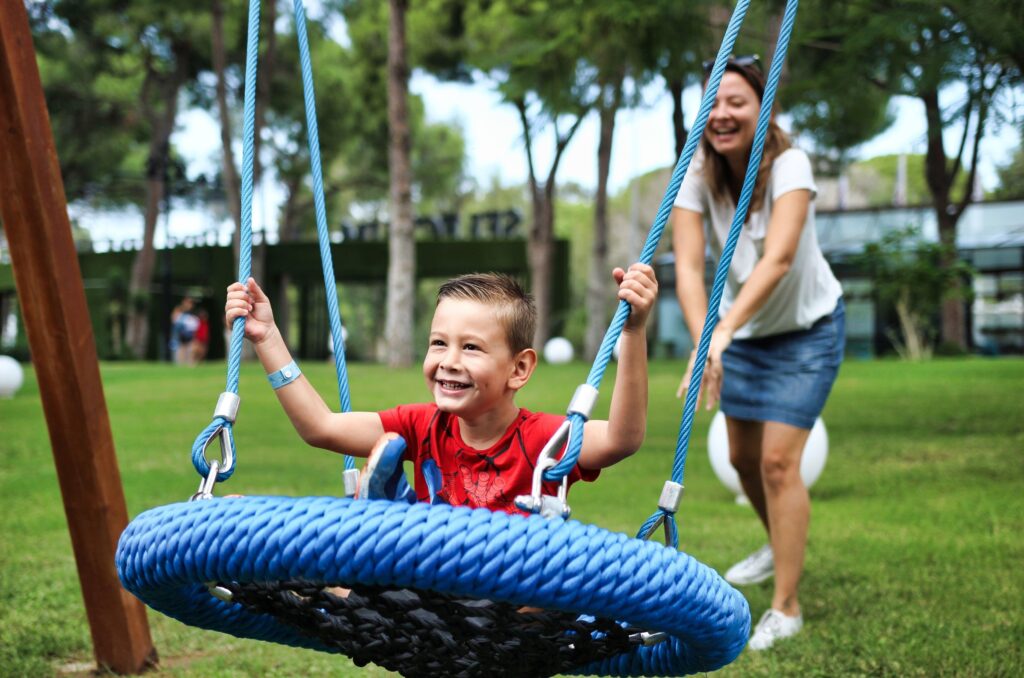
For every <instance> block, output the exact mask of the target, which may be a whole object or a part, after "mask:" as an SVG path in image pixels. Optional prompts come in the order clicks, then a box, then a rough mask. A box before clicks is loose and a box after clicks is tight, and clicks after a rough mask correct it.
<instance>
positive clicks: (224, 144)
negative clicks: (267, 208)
mask: <svg viewBox="0 0 1024 678" xmlns="http://www.w3.org/2000/svg"><path fill="white" fill-rule="evenodd" d="M210 9H211V11H212V12H213V26H212V31H211V32H212V36H213V70H214V72H215V73H216V75H217V111H218V112H219V113H220V146H221V151H222V163H223V164H222V173H223V176H224V197H225V199H226V200H227V201H228V209H229V210H231V218H232V220H233V221H234V222H235V232H236V233H237V232H239V231H240V230H241V228H242V212H241V209H242V200H241V197H240V194H239V189H238V170H237V169H236V166H235V152H234V149H233V147H232V143H233V141H234V138H233V136H232V133H231V111H230V110H229V109H228V88H227V83H226V82H225V80H224V76H225V71H226V70H227V55H226V50H225V48H224V5H223V2H222V1H221V0H213V1H212V3H211V6H210Z"/></svg>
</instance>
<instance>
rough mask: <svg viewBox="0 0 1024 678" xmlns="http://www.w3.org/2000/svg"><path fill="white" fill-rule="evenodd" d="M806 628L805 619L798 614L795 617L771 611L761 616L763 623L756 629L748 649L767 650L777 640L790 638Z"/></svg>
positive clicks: (759, 623)
mask: <svg viewBox="0 0 1024 678" xmlns="http://www.w3.org/2000/svg"><path fill="white" fill-rule="evenodd" d="M803 627H804V617H803V615H802V614H798V615H797V616H795V617H790V616H788V615H785V614H782V613H781V612H779V611H778V610H776V609H771V608H769V610H768V611H767V612H765V613H764V614H763V615H761V621H759V622H757V626H756V627H754V635H752V636H750V642H749V643H747V647H749V648H750V649H751V650H767V649H768V648H769V647H771V646H772V645H773V644H774V643H775V641H776V640H782V639H783V638H789V637H790V636H792V635H795V634H796V633H798V632H799V631H800V629H802V628H803Z"/></svg>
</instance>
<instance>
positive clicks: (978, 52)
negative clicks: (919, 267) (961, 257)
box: [793, 0, 1015, 347]
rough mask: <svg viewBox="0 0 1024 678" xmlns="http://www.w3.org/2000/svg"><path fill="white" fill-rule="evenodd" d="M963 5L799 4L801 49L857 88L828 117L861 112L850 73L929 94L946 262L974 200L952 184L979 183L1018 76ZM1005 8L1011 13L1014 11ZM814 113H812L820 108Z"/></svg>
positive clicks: (885, 87) (929, 167)
mask: <svg viewBox="0 0 1024 678" xmlns="http://www.w3.org/2000/svg"><path fill="white" fill-rule="evenodd" d="M1004 4H1006V3H1004ZM959 9H960V8H959V6H958V4H956V3H954V4H945V3H939V2H936V1H935V0H907V1H901V2H896V1H895V0H882V1H876V0H872V1H870V2H869V1H868V0H853V1H852V2H848V3H842V4H839V5H837V4H835V3H831V2H824V1H823V0H811V1H810V2H808V3H805V4H804V5H803V6H802V7H801V13H800V14H801V34H802V38H801V44H802V46H803V49H801V51H800V52H799V55H797V54H794V59H793V61H794V62H800V61H801V60H809V61H813V62H814V64H815V66H816V67H817V69H818V73H819V76H820V78H821V79H823V80H824V81H828V82H831V83H834V85H833V86H832V87H833V89H830V91H834V87H836V86H838V87H841V88H845V91H846V92H847V93H848V94H850V95H851V96H850V97H849V99H848V100H844V98H843V97H841V96H840V97H828V98H827V106H828V107H829V109H833V108H839V107H842V106H847V105H848V106H849V107H850V108H853V111H851V112H849V113H839V112H836V111H832V110H829V111H828V112H827V115H825V116H823V118H822V120H824V121H825V122H827V123H829V124H832V123H836V122H837V121H839V122H841V121H845V123H842V124H850V123H851V121H855V120H857V116H856V113H855V112H856V107H857V106H858V105H862V104H861V103H860V102H861V97H860V96H858V95H857V94H856V93H857V92H858V91H859V90H860V89H861V88H860V87H856V86H850V85H849V83H851V82H859V83H862V87H864V88H867V87H870V88H875V89H876V90H878V91H879V92H881V93H882V94H883V95H884V96H896V95H902V96H909V97H914V98H916V99H918V100H919V101H920V102H921V104H922V105H923V107H924V113H925V119H926V122H927V142H926V149H927V150H926V163H925V165H926V167H925V178H926V180H927V183H928V188H929V192H930V194H931V198H932V206H933V209H934V212H935V216H936V219H937V221H938V226H939V238H940V241H941V242H942V244H943V245H946V246H947V247H946V249H944V250H943V252H944V257H945V258H944V259H943V260H942V261H941V262H940V265H941V266H943V267H945V268H947V269H953V268H955V266H956V257H955V244H956V228H957V222H958V221H959V219H960V216H961V215H962V214H963V212H964V210H965V209H966V208H967V206H968V205H969V204H970V201H971V192H970V191H964V192H963V195H961V196H956V195H955V194H954V192H953V191H954V187H955V186H956V184H957V182H958V181H959V180H961V174H966V176H967V181H966V185H968V186H973V185H974V177H975V174H976V172H977V165H978V162H977V161H978V153H979V149H980V142H981V140H982V138H983V137H984V135H985V132H986V129H987V126H988V124H989V122H990V121H991V119H992V114H993V109H994V108H996V107H997V105H998V102H999V99H998V97H999V94H1000V93H1001V92H1002V91H1004V90H1005V88H1006V87H1007V86H1009V85H1010V84H1011V83H1012V82H1013V81H1014V78H1015V75H1014V72H1013V70H1012V69H1011V68H1010V67H1008V65H1007V57H1006V55H1005V54H1004V53H1003V52H1001V51H1000V49H1001V47H1002V44H1001V43H1000V42H998V41H996V40H985V39H981V35H982V33H981V32H978V31H972V30H971V28H970V25H969V24H968V23H966V22H965V21H964V20H963V19H962V17H961V15H960V14H959V13H958V10H959ZM988 9H989V8H988V7H987V6H986V10H988ZM1002 17H1003V21H1009V20H1011V18H1010V16H1009V14H1008V13H1004V14H1003V15H1002ZM951 85H956V86H957V87H960V88H962V89H963V95H962V97H961V98H960V100H959V101H957V102H956V103H955V104H954V105H953V106H952V107H949V106H946V107H943V106H942V105H940V92H949V91H950V90H949V89H948V88H949V87H950V86H951ZM869 101H870V99H869ZM808 119H809V120H814V118H813V116H811V117H809V118H808ZM957 127H959V128H960V129H961V133H960V140H959V142H958V143H957V145H956V147H955V148H954V149H953V150H952V151H950V149H947V147H946V145H945V143H944V141H943V136H944V132H945V131H946V130H947V129H949V128H957ZM854 136H856V135H854ZM947 280H948V282H949V284H950V285H952V286H954V289H951V290H950V293H949V294H947V295H946V297H945V301H944V302H943V306H942V324H941V327H942V338H943V340H944V341H945V342H948V343H949V344H950V345H955V346H959V347H965V346H966V342H967V336H966V319H965V317H964V308H963V304H962V303H961V302H960V301H959V297H960V296H962V295H961V294H960V293H959V290H958V289H957V287H958V286H959V285H960V284H961V283H960V278H959V277H957V276H949V277H948V278H947Z"/></svg>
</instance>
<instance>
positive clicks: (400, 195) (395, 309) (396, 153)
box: [384, 0, 416, 367]
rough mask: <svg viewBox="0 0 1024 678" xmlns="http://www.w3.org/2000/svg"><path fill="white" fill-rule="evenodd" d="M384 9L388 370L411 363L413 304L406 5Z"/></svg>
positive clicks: (396, 0) (399, 0) (400, 0)
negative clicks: (386, 121)
mask: <svg viewBox="0 0 1024 678" xmlns="http://www.w3.org/2000/svg"><path fill="white" fill-rule="evenodd" d="M388 8H389V19H390V21H389V24H388V131H389V134H388V167H389V169H390V172H389V175H390V190H389V193H390V198H391V199H390V203H389V205H390V207H389V209H388V215H389V217H390V224H391V226H390V228H389V230H388V284H387V287H388V296H387V310H386V321H385V322H386V327H385V331H384V335H385V338H386V339H387V350H388V356H387V359H388V365H390V366H391V367H407V366H408V365H410V364H411V363H412V357H413V348H412V328H413V324H414V318H413V302H414V301H415V298H416V297H415V287H416V285H415V281H416V245H415V242H414V241H413V231H412V229H413V220H412V168H411V163H410V154H411V141H410V137H409V101H408V99H409V65H408V60H407V58H406V43H405V14H406V11H407V9H408V0H389V2H388Z"/></svg>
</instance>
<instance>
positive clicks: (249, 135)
mask: <svg viewBox="0 0 1024 678" xmlns="http://www.w3.org/2000/svg"><path fill="white" fill-rule="evenodd" d="M259 37H260V1H259V0H250V2H249V34H248V40H247V41H246V59H245V110H244V119H243V125H242V187H241V189H242V223H241V231H240V233H239V247H238V281H239V282H241V283H244V282H245V281H247V280H248V279H249V276H250V275H251V273H252V190H253V186H252V183H253V155H254V143H253V140H254V138H255V129H256V61H257V57H258V50H259ZM244 339H245V318H235V320H234V322H233V323H232V325H231V344H230V347H229V350H228V376H227V386H226V390H227V391H228V392H229V393H234V394H236V395H237V394H238V376H239V373H240V372H241V366H242V342H243V340H244ZM221 429H224V431H225V432H226V434H227V437H228V439H229V441H230V444H231V446H232V447H234V446H235V442H234V433H233V431H232V422H230V421H228V420H226V419H224V418H223V417H214V419H213V421H212V422H210V424H209V425H207V427H206V428H204V429H203V430H202V432H201V433H200V434H199V436H198V437H197V438H196V440H195V443H193V444H192V465H193V466H195V468H196V471H197V472H198V473H199V475H201V476H202V477H204V478H205V477H207V476H208V475H209V474H210V465H209V463H208V462H207V461H206V447H207V445H208V444H209V443H210V441H211V440H212V439H213V437H214V436H216V435H217V434H218V432H219V431H220V430H221ZM236 449H237V448H236ZM236 465H237V464H233V465H232V466H231V467H229V468H227V469H223V470H219V471H218V472H217V482H222V481H225V480H227V479H228V478H230V477H231V475H232V474H233V473H234V471H235V466H236Z"/></svg>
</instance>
